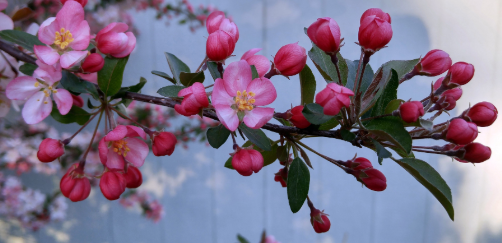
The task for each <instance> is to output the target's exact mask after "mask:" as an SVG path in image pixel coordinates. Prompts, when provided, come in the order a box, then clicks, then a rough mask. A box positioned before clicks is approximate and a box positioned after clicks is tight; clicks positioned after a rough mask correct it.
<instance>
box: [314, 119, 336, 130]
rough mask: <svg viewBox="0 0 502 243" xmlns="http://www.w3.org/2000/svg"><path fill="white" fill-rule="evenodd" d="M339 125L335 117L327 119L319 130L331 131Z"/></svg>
mask: <svg viewBox="0 0 502 243" xmlns="http://www.w3.org/2000/svg"><path fill="white" fill-rule="evenodd" d="M339 124H340V122H339V121H338V119H336V117H333V118H331V119H329V120H328V121H327V122H325V123H323V124H321V126H319V130H322V131H327V130H331V129H333V128H335V127H336V126H338V125H339Z"/></svg>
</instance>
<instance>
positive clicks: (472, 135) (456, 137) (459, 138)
mask: <svg viewBox="0 0 502 243" xmlns="http://www.w3.org/2000/svg"><path fill="white" fill-rule="evenodd" d="M477 137H478V127H477V126H476V124H475V123H472V122H467V121H465V120H464V119H459V118H457V119H453V120H452V121H451V122H450V125H449V126H448V130H446V141H449V142H452V143H454V144H459V145H465V144H469V143H471V142H472V141H474V139H476V138H477Z"/></svg>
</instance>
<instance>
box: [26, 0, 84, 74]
mask: <svg viewBox="0 0 502 243" xmlns="http://www.w3.org/2000/svg"><path fill="white" fill-rule="evenodd" d="M38 39H40V41H41V42H42V43H44V44H46V45H47V46H35V48H34V51H35V55H36V56H37V58H38V59H40V60H42V61H43V62H44V63H45V64H48V65H53V64H55V63H57V62H58V61H60V62H61V67H63V68H70V67H72V66H73V65H75V64H76V63H78V62H80V61H81V60H83V59H84V58H85V57H86V56H87V51H86V50H85V49H86V48H87V47H88V46H89V41H90V39H91V36H90V28H89V24H88V23H87V21H85V20H84V8H83V7H82V5H81V4H80V3H78V2H76V1H67V2H66V3H65V4H64V6H63V8H62V9H61V10H60V11H59V12H58V13H57V15H56V17H55V18H54V17H52V18H48V19H47V20H45V21H44V22H43V23H42V25H41V26H40V29H39V30H38Z"/></svg>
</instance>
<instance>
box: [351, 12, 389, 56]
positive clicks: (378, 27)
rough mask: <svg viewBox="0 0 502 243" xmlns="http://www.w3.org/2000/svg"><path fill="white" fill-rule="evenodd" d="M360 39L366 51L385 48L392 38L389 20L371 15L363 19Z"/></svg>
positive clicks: (360, 43)
mask: <svg viewBox="0 0 502 243" xmlns="http://www.w3.org/2000/svg"><path fill="white" fill-rule="evenodd" d="M358 39H359V45H360V46H361V47H362V48H363V49H364V51H367V52H376V51H378V50H380V49H382V48H384V47H385V45H387V44H388V43H389V42H390V39H392V27H391V25H390V23H389V22H387V21H385V20H383V19H381V18H379V17H377V16H375V15H370V16H368V17H365V18H364V19H363V20H362V21H361V26H360V27H359V34H358Z"/></svg>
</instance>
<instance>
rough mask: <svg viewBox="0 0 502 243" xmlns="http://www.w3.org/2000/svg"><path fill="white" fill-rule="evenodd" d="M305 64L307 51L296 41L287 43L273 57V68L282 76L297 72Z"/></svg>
mask: <svg viewBox="0 0 502 243" xmlns="http://www.w3.org/2000/svg"><path fill="white" fill-rule="evenodd" d="M305 64H307V51H306V50H305V48H303V47H301V46H300V45H298V43H292V44H287V45H285V46H283V47H281V48H280V49H279V51H277V54H275V57H274V65H275V69H277V70H278V71H279V73H280V74H282V75H284V76H293V75H297V74H299V73H300V72H301V71H302V69H303V67H305Z"/></svg>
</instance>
